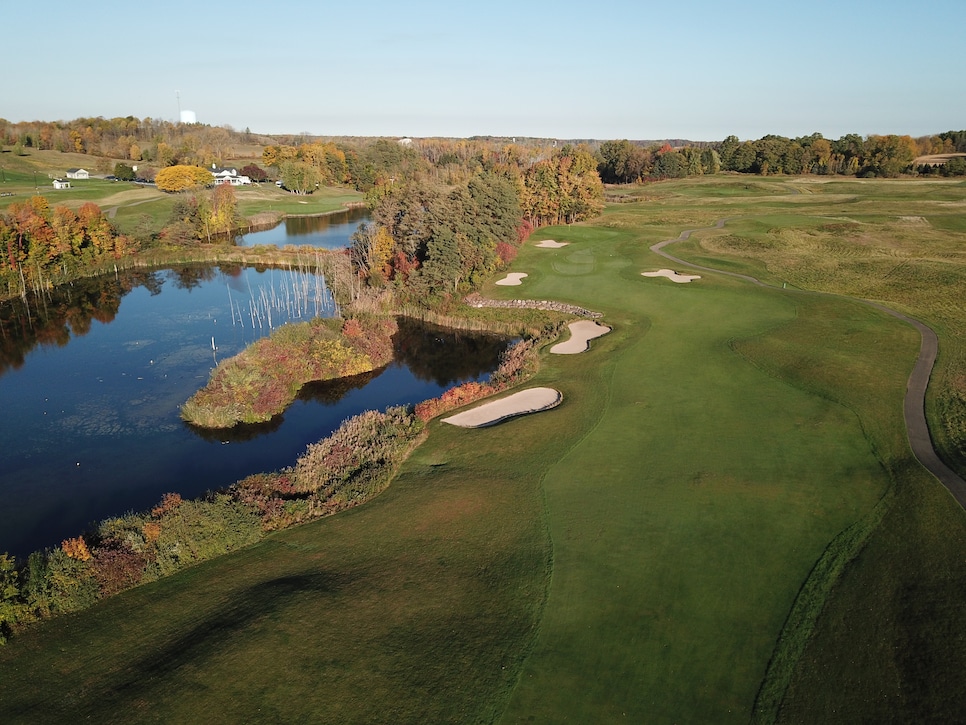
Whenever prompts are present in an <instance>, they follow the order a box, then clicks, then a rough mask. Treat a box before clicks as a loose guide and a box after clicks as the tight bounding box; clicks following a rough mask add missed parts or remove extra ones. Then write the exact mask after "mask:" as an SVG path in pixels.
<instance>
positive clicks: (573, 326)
mask: <svg viewBox="0 0 966 725" xmlns="http://www.w3.org/2000/svg"><path fill="white" fill-rule="evenodd" d="M567 327H568V328H570V339H569V340H566V341H564V342H558V343H557V344H556V345H554V346H553V347H551V348H550V352H552V353H555V354H557V355H576V354H578V353H581V352H586V351H587V350H589V349H590V345H589V344H588V343H589V342H590V341H591V340H593V339H594V338H595V337H600V336H601V335H606V334H607V333H608V332H610V328H609V327H607V325H601V324H600V323H599V322H594V321H593V320H580V321H579V322H571V323H570V324H569V325H567Z"/></svg>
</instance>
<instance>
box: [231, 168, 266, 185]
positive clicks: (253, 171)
mask: <svg viewBox="0 0 966 725" xmlns="http://www.w3.org/2000/svg"><path fill="white" fill-rule="evenodd" d="M238 173H240V174H242V175H243V176H247V177H248V178H249V179H251V180H252V181H255V182H261V181H265V180H266V179H267V178H268V174H267V173H266V171H265V169H263V168H262V167H260V166H256V165H255V164H247V165H246V166H243V167H242V168H241V169H239V172H238Z"/></svg>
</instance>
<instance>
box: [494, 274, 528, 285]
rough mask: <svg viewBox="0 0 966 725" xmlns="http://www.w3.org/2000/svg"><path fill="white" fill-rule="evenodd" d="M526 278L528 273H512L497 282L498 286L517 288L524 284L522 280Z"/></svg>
mask: <svg viewBox="0 0 966 725" xmlns="http://www.w3.org/2000/svg"><path fill="white" fill-rule="evenodd" d="M526 276H527V273H526V272H510V273H509V274H508V275H507V276H506V277H504V278H503V279H499V280H497V281H496V284H498V285H501V286H503V287H516V286H517V285H520V284H522V282H521V281H520V280H522V279H523V278H524V277H526Z"/></svg>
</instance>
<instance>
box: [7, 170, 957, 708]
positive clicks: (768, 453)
mask: <svg viewBox="0 0 966 725" xmlns="http://www.w3.org/2000/svg"><path fill="white" fill-rule="evenodd" d="M629 191H630V192H631V193H630V194H628V195H629V196H632V198H634V199H637V201H633V202H623V203H614V204H611V205H610V206H608V208H607V209H606V210H605V213H604V215H603V216H602V217H601V218H600V219H598V220H595V221H594V222H593V223H591V224H587V225H578V226H573V227H557V228H548V229H543V230H540V232H539V233H538V234H537V235H536V239H537V240H539V239H556V240H558V241H566V242H569V243H570V244H569V246H567V247H564V248H561V249H537V248H535V247H534V246H533V245H532V244H528V245H527V246H526V247H525V248H524V249H523V250H522V251H521V253H520V256H519V257H518V258H517V260H516V262H515V263H514V265H513V271H518V272H525V273H526V274H527V275H528V276H527V277H526V278H525V279H524V281H523V284H522V285H521V286H519V287H510V288H507V287H498V286H494V285H492V283H491V284H490V285H488V286H487V287H486V288H485V289H484V290H483V292H484V294H485V295H488V296H492V297H501V298H511V297H527V298H536V299H558V300H561V301H564V302H569V303H573V304H577V305H582V306H584V307H588V308H591V309H594V310H598V311H600V312H602V313H604V316H603V318H602V321H603V322H604V323H606V324H608V325H610V326H612V327H613V331H612V332H611V333H610V334H609V335H607V336H605V337H602V338H599V339H597V340H595V341H593V342H592V343H591V350H590V351H589V352H587V353H584V354H580V355H567V356H555V355H550V354H548V353H544V354H543V356H542V361H541V369H540V372H539V373H538V375H537V376H536V377H535V378H534V379H533V380H532V381H531V384H532V385H547V386H551V387H554V388H556V389H558V390H560V391H561V392H562V393H563V398H564V402H563V404H562V405H561V406H560V407H558V408H556V409H554V410H552V411H548V412H545V413H540V414H536V415H532V416H527V417H524V418H520V419H517V420H513V421H511V422H508V423H505V424H502V425H499V426H496V427H493V428H486V429H479V430H464V429H455V428H452V427H450V426H446V425H444V424H441V423H439V422H434V423H432V424H431V425H430V434H429V437H428V439H427V440H426V441H425V442H424V443H423V444H422V445H421V446H420V447H419V448H418V449H417V451H416V453H415V454H414V455H413V456H412V457H411V458H410V460H409V461H408V462H407V463H406V464H405V465H404V466H403V468H402V470H401V471H400V473H399V475H398V477H397V478H396V480H395V481H394V482H393V484H392V485H391V487H390V488H389V490H388V491H387V492H385V493H384V494H382V495H381V496H379V497H378V498H377V499H375V500H374V501H373V502H371V503H369V504H367V505H365V506H363V507H360V508H357V509H353V510H351V511H348V512H345V513H343V514H340V515H338V516H336V517H333V518H331V519H326V520H322V521H318V522H314V523H311V524H307V525H304V526H301V527H298V528H295V529H292V530H289V531H286V532H280V533H277V534H274V535H272V536H271V537H270V538H269V539H268V540H267V541H265V542H263V543H261V544H258V545H256V546H253V547H251V548H249V549H247V550H245V551H243V552H240V553H237V554H234V555H230V556H226V557H224V558H222V559H219V560H216V561H212V562H209V563H207V564H204V565H201V566H198V567H196V568H194V569H191V570H189V571H187V572H184V573H182V574H179V575H176V576H174V577H171V578H169V579H167V580H164V581H161V582H158V583H156V584H152V585H148V586H144V587H141V588H139V589H137V590H134V591H131V592H128V593H126V594H124V595H121V596H119V597H116V598H115V599H113V600H109V601H107V602H105V603H103V604H101V605H99V606H97V607H95V608H94V609H92V610H90V611H88V612H86V613H82V614H79V615H73V616H70V617H64V618H61V619H58V620H54V621H53V622H51V623H49V624H46V625H44V626H43V627H39V628H37V629H35V630H33V631H29V632H26V633H24V634H22V635H20V636H18V637H17V638H16V639H14V640H13V641H12V642H11V643H10V644H9V645H8V646H6V647H4V648H0V713H2V714H3V716H4V721H9V722H62V721H63V722H66V721H71V722H74V721H76V720H78V719H82V718H85V717H86V718H90V719H97V720H99V721H103V722H119V721H130V720H132V719H136V720H139V721H146V722H152V721H157V722H183V721H202V720H203V721H206V722H237V721H240V720H244V721H248V722H277V721H292V720H296V719H303V720H310V721H324V722H493V721H501V722H518V721H533V722H613V721H626V722H656V723H660V722H748V721H758V722H773V721H779V722H856V721H877V722H880V721H881V722H888V721H893V722H907V721H909V720H914V719H919V720H937V721H958V720H962V719H963V718H964V717H966V713H964V711H963V708H964V705H963V704H962V703H963V702H964V698H963V695H964V692H963V690H964V686H963V684H962V678H961V676H960V673H961V672H962V671H963V668H964V666H966V641H964V639H966V635H964V634H963V633H962V627H961V626H960V623H961V621H962V618H963V615H964V614H966V611H964V610H966V606H964V603H963V601H962V596H961V592H962V591H963V587H964V585H966V561H964V559H963V556H962V551H963V550H964V547H966V514H964V512H963V511H962V510H961V509H960V508H959V507H958V506H957V505H956V504H955V503H954V501H953V500H952V498H951V497H950V496H949V495H948V494H947V493H946V492H945V490H944V489H942V487H941V486H939V484H938V483H937V482H935V481H934V480H933V479H932V478H931V477H930V476H929V475H928V474H926V473H925V472H924V471H923V470H922V469H921V467H919V465H918V464H917V463H916V462H915V460H914V459H913V458H912V455H911V453H910V452H909V450H908V445H907V441H906V437H905V430H904V427H903V422H902V396H903V393H904V391H905V383H906V378H907V376H908V373H909V371H910V369H911V367H912V363H913V361H914V359H915V356H916V353H917V351H918V346H919V338H918V335H917V333H916V332H915V331H914V330H913V329H912V328H910V327H909V326H907V325H905V324H903V323H901V322H899V321H898V320H896V319H894V318H892V317H890V316H888V315H886V314H884V313H882V312H879V311H876V310H874V309H872V308H870V307H868V306H866V305H863V304H861V303H859V302H855V301H851V300H849V299H846V298H844V297H838V296H834V295H815V294H810V293H805V292H801V291H799V289H798V288H801V289H822V290H828V291H832V292H837V293H841V294H845V295H848V296H856V297H863V298H874V299H877V300H879V301H882V302H883V303H885V304H887V305H890V306H894V307H896V308H897V309H901V310H903V311H904V312H907V313H909V314H912V315H914V316H917V317H919V318H920V319H922V320H923V321H925V322H927V323H928V324H930V325H932V326H933V327H935V328H936V329H937V331H938V332H939V335H940V341H941V345H942V350H941V358H940V366H939V368H938V369H937V375H936V376H935V377H934V381H933V386H932V387H931V398H930V403H929V413H930V419H931V422H932V423H933V428H934V430H941V431H943V432H942V434H941V435H940V434H935V433H934V435H935V436H936V437H937V440H939V442H940V443H942V441H943V440H945V441H946V443H945V444H944V445H945V446H946V447H945V448H944V450H945V451H946V452H947V453H948V452H950V451H954V450H955V449H956V446H959V445H961V441H962V440H963V439H962V435H963V433H964V430H966V425H964V426H962V427H960V426H959V422H958V421H960V420H961V419H960V418H958V417H957V416H958V415H960V413H959V412H957V411H961V410H962V408H960V407H957V406H958V403H957V402H956V400H957V397H956V396H957V395H959V392H958V391H959V388H958V387H957V386H958V385H959V384H960V383H961V381H962V380H963V379H964V376H963V373H962V371H963V370H964V369H966V367H964V365H966V361H964V360H963V355H964V354H966V352H964V350H966V348H964V347H963V345H962V339H961V337H957V336H958V335H959V336H961V334H962V330H963V329H964V328H963V326H962V322H963V321H962V320H961V318H960V317H959V315H963V314H966V313H964V312H963V311H962V310H961V309H959V308H960V307H961V305H958V304H957V300H962V299H964V298H966V290H964V289H963V285H964V269H966V267H964V265H963V262H964V260H963V258H962V256H961V255H962V254H963V252H962V251H961V250H962V249H964V247H963V244H962V242H963V241H966V240H964V234H966V230H964V229H963V228H962V218H963V206H964V205H966V202H964V199H966V187H964V186H963V184H962V183H958V184H957V183H948V182H938V183H937V182H920V181H910V182H889V181H875V182H864V181H855V180H852V181H845V180H838V181H830V182H829V183H814V181H813V180H810V179H806V180H802V179H784V178H778V179H758V178H756V179H750V180H749V179H743V178H737V177H715V178H710V179H703V180H702V179H699V180H692V181H687V182H674V183H664V184H657V185H653V186H648V187H643V188H641V189H636V190H629ZM720 218H729V219H733V221H730V222H729V223H728V224H727V225H726V226H725V228H724V229H722V230H717V231H706V232H701V233H699V234H697V235H695V236H694V237H693V238H692V239H691V240H690V241H688V242H684V243H681V244H677V245H673V246H672V247H671V248H670V251H671V252H672V253H674V254H676V255H678V256H681V257H685V258H688V259H692V260H694V261H695V262H696V263H700V264H704V265H708V266H715V267H719V268H727V269H731V270H734V271H740V272H744V273H750V274H753V275H756V276H758V277H760V278H762V279H765V280H766V281H769V282H771V283H774V284H776V285H777V287H776V288H760V287H754V286H752V285H750V284H748V283H745V282H742V281H739V280H736V279H732V278H727V277H723V276H720V275H715V274H709V273H704V272H702V273H701V275H702V278H701V279H700V280H697V281H695V282H693V283H690V284H681V285H678V284H674V283H672V282H670V281H668V280H666V279H661V278H645V277H642V276H641V272H644V271H649V270H655V269H659V268H661V267H666V266H667V262H666V260H664V259H662V258H660V257H658V256H657V255H655V254H653V253H652V252H650V251H649V246H650V245H651V244H654V243H656V242H658V241H661V240H664V239H669V238H674V237H676V236H677V235H678V234H679V233H680V232H681V230H682V229H688V228H699V227H707V226H710V225H711V224H713V223H714V222H715V221H716V220H717V219H720ZM680 271H687V270H680ZM783 284H784V285H785V286H786V289H782V286H783ZM957 375H958V376H959V377H957ZM942 436H945V438H943V437H942ZM951 463H953V464H954V465H957V466H959V468H960V470H962V468H963V462H962V461H957V460H951ZM173 485H174V484H173Z"/></svg>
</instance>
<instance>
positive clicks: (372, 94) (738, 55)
mask: <svg viewBox="0 0 966 725" xmlns="http://www.w3.org/2000/svg"><path fill="white" fill-rule="evenodd" d="M10 2H11V3H17V4H16V5H14V6H13V7H10V6H6V7H5V8H4V13H3V22H4V26H5V29H6V32H5V33H4V36H5V37H4V42H3V43H2V45H0V48H2V51H3V55H4V60H3V62H2V64H0V68H2V71H0V118H5V119H7V120H8V121H14V122H16V121H33V120H43V121H56V120H71V119H74V118H80V117H97V116H103V117H105V118H112V117H116V116H135V117H137V118H146V117H151V118H160V119H166V120H171V121H176V120H178V118H179V112H180V111H181V110H191V111H194V113H195V115H196V117H197V120H198V122H200V123H205V124H210V125H212V126H224V125H229V126H231V127H233V128H235V129H238V130H243V129H245V128H249V129H251V130H252V131H254V132H257V133H267V134H273V133H301V132H308V133H310V134H313V135H321V136H397V137H399V136H412V137H428V136H447V137H468V136H474V135H492V136H509V137H513V136H519V137H527V136H529V137H541V138H561V139H624V138H627V139H638V140H644V139H665V138H679V139H689V140H694V141H717V140H721V139H723V138H725V137H726V136H729V135H732V134H733V135H735V136H738V137H739V138H740V139H742V140H750V139H757V138H760V137H761V136H764V135H766V134H778V135H781V136H789V137H795V136H802V135H807V134H811V133H815V132H818V133H821V134H822V135H824V136H825V137H826V138H839V137H841V136H842V135H845V134H847V133H857V134H859V135H862V136H867V135H869V134H889V133H895V134H909V135H912V136H923V135H927V134H934V133H939V132H941V131H948V130H959V129H963V128H966V72H964V70H966V44H964V43H963V42H962V37H961V31H962V28H963V27H966V0H920V1H919V2H908V1H906V2H899V1H898V0H876V1H873V0H834V1H833V0H810V2H808V3H788V2H782V0H768V1H767V2H766V1H759V0H731V1H730V2H729V1H727V0H675V1H674V2H661V3H657V2H652V1H651V0H637V2H628V1H626V0H612V1H611V2H571V1H570V0H559V1H558V2H547V1H545V0H533V1H530V0H516V1H515V2H509V1H506V0H488V1H487V2H478V3H471V4H461V3H459V2H454V1H453V0H450V1H448V2H438V1H436V0H414V1H411V2H401V1H399V0H395V1H394V2H386V1H384V0H368V1H367V2H362V3H351V2H346V1H345V0H343V1H342V2H338V3H334V2H331V0H312V1H308V0H306V1H305V2H294V1H292V0H274V2H271V1H269V2H266V1H264V0H262V1H261V2H252V1H251V0H235V1H234V2H226V1H225V0H207V1H206V2H201V1H199V0H192V1H191V2H187V1H185V0H166V1H165V2H161V3H139V2H130V1H129V0H125V1H124V2H118V1H117V0H89V2H87V3H80V4H79V3H77V2H76V0H71V1H70V2H68V1H67V0H48V1H47V2H45V3H43V4H42V5H37V4H35V3H27V2H26V0H10Z"/></svg>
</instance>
